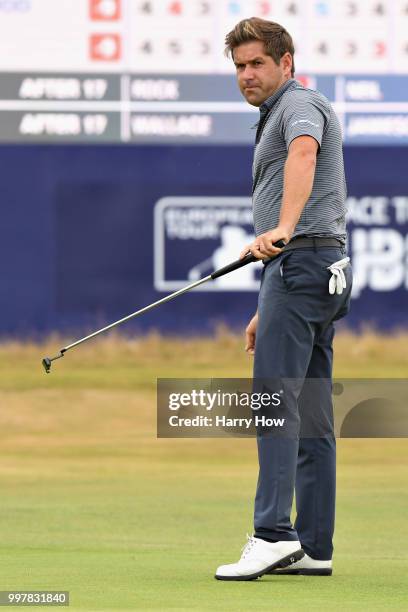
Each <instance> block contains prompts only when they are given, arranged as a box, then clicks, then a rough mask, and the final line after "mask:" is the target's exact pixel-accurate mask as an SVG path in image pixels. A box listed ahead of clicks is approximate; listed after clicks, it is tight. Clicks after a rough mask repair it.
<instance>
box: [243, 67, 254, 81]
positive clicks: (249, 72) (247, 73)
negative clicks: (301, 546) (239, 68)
mask: <svg viewBox="0 0 408 612" xmlns="http://www.w3.org/2000/svg"><path fill="white" fill-rule="evenodd" d="M242 78H243V80H244V81H252V80H253V78H254V69H253V68H252V66H245V69H244V72H243V73H242Z"/></svg>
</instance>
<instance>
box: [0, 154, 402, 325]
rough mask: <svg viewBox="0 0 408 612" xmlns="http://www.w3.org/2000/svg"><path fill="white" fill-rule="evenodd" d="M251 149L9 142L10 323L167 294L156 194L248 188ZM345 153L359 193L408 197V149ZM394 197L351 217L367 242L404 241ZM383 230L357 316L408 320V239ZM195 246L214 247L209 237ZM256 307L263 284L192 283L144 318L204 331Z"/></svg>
mask: <svg viewBox="0 0 408 612" xmlns="http://www.w3.org/2000/svg"><path fill="white" fill-rule="evenodd" d="M251 158H252V150H251V148H249V147H236V146H234V147H227V146H225V147H198V146H191V147H186V146H183V147H176V146H175V147H167V146H166V147H165V146H162V147H149V146H144V147H130V146H129V147H127V146H95V147H94V146H64V147H63V146H49V147H48V146H43V145H42V146H24V147H23V146H3V147H0V185H1V210H2V216H1V230H0V231H1V233H0V250H1V257H0V262H1V263H0V265H1V278H2V283H1V300H0V321H1V323H0V334H2V335H3V336H4V335H21V336H23V335H26V334H29V335H33V334H35V333H42V332H48V331H51V330H55V329H59V330H65V331H67V330H70V331H75V332H76V331H80V330H84V329H92V328H94V327H97V326H99V325H103V324H104V323H106V322H110V321H111V320H113V319H115V318H118V317H121V316H123V315H125V314H128V313H129V312H132V311H133V310H135V309H137V308H138V307H141V306H144V305H146V304H148V303H150V302H151V301H153V300H156V299H158V298H159V297H162V296H163V295H164V293H163V292H160V291H156V290H155V289H154V288H153V261H154V257H155V244H154V238H153V210H154V206H155V204H156V202H157V201H158V200H159V199H160V198H162V197H167V196H228V197H231V196H248V194H250V191H251V180H250V168H251ZM345 161H346V171H347V178H348V186H349V195H350V196H353V197H355V198H363V197H366V196H370V197H373V196H386V197H387V198H388V199H390V202H391V199H392V197H393V196H405V197H407V198H408V178H407V177H408V150H407V149H405V148H403V147H395V148H373V147H371V148H364V147H354V148H347V149H346V150H345ZM407 201H408V199H407ZM377 204H378V206H377V209H376V210H377V212H378V214H380V213H381V212H382V213H384V210H385V209H384V206H385V204H384V203H382V204H381V203H377ZM356 206H357V208H358V202H357V204H356ZM385 207H386V208H387V215H386V216H387V219H384V218H383V219H382V220H380V221H378V215H377V220H375V218H374V217H375V216H376V215H375V214H374V213H375V210H374V213H373V206H371V208H370V207H369V208H370V214H371V215H374V217H373V221H370V220H369V221H367V218H366V219H365V220H363V221H361V220H360V221H358V220H357V222H356V219H354V220H353V223H352V224H351V226H350V227H351V229H353V228H359V229H360V230H361V231H362V233H363V234H361V233H360V235H359V236H360V242H361V239H365V238H364V236H365V234H364V232H369V231H370V230H371V229H373V228H376V227H377V229H379V230H381V232H382V231H384V230H387V229H388V230H390V229H391V230H392V232H394V233H395V234H398V235H400V236H401V240H400V239H399V238H398V244H399V245H400V243H401V244H402V240H403V238H404V237H405V236H406V235H407V227H408V223H407V222H406V221H405V222H404V217H403V216H404V213H403V211H402V208H401V209H400V211H399V215H398V218H396V216H395V215H394V214H392V211H391V209H392V210H394V209H393V208H392V206H391V204H390V203H388V204H387V206H385ZM374 208H375V207H374ZM380 216H381V214H380ZM383 217H384V214H383ZM407 217H408V210H407ZM367 235H368V234H367ZM381 235H382V234H381ZM361 236H362V238H361ZM370 236H371V235H370ZM373 236H374V235H373ZM380 237H381V236H380ZM377 239H378V235H376V236H374V238H373V239H372V240H371V237H370V238H367V240H368V243H369V244H370V245H371V246H369V248H370V249H371V251H372V252H371V254H370V256H369V258H368V260H367V258H366V259H365V260H364V262H365V263H364V262H363V258H362V254H361V252H360V254H359V257H360V260H359V262H357V263H358V268H359V269H360V268H361V272H360V274H361V278H363V277H364V275H365V274H366V276H367V279H366V281H364V279H363V280H362V284H361V289H360V291H359V292H358V295H357V296H356V297H355V298H354V299H353V305H352V311H351V314H350V315H349V318H348V323H349V325H350V326H353V327H359V326H360V325H361V324H364V323H367V322H369V323H371V324H374V325H375V326H376V327H378V328H381V329H388V328H390V327H395V326H406V324H407V311H408V308H407V306H408V300H407V294H408V292H407V288H406V285H407V278H406V277H407V274H408V273H407V270H408V266H407V263H406V261H407V251H408V249H407V240H405V246H404V248H405V251H404V254H401V253H400V254H398V253H394V255H393V254H392V253H391V254H390V253H389V251H390V247H389V246H387V245H385V246H383V247H381V248H383V249H384V250H385V251H384V253H381V252H380V251H378V248H380V247H378V245H377V246H376V244H377V243H376V240H377ZM370 240H371V242H372V244H371V242H370ZM363 242H364V240H363ZM377 242H378V240H377ZM380 243H381V240H380ZM203 244H205V243H203ZM351 246H352V247H353V241H352V244H351ZM400 246H401V245H400ZM400 246H399V247H398V248H400ZM156 248H157V245H156ZM197 248H200V249H201V250H202V253H203V257H202V258H204V253H205V249H202V247H197ZM376 249H377V251H378V252H376ZM360 250H361V245H360ZM397 250H398V249H397ZM391 251H392V249H391ZM387 252H388V253H389V266H390V270H392V269H394V268H393V266H394V263H395V262H394V263H393V261H394V260H393V259H392V258H393V257H394V259H395V257H397V258H398V257H399V260H398V261H400V263H401V262H402V265H403V266H404V267H405V268H404V269H405V272H404V274H405V279H404V280H401V282H400V283H399V281H397V285H396V286H391V287H389V288H388V289H387V288H384V287H383V286H382V285H381V282H382V281H380V282H378V281H376V271H375V261H376V260H375V258H376V257H377V260H378V259H379V260H380V263H381V261H382V258H383V256H385V257H387ZM352 254H353V253H352ZM196 255H197V253H196V251H195V249H194V245H191V244H190V243H189V246H188V248H187V243H186V248H185V250H184V252H183V258H184V259H187V260H191V261H194V260H195V259H196ZM370 257H371V259H370ZM198 259H200V257H199V258H198ZM361 262H363V263H361ZM367 262H368V263H367ZM394 267H395V266H394ZM384 273H386V270H385V271H384V270H383V274H384ZM371 277H372V280H370V279H371ZM187 282H188V281H186V284H187ZM376 285H379V286H376ZM394 285H395V283H394ZM373 287H374V288H373ZM255 307H256V292H250V291H247V292H242V293H241V292H239V293H237V292H236V291H229V292H214V291H211V292H201V293H191V294H187V295H185V296H182V297H180V298H178V299H177V300H175V301H174V302H172V303H170V304H167V305H165V306H163V307H161V308H160V310H155V311H153V312H152V313H148V314H147V315H145V316H144V317H143V318H140V319H138V321H137V323H136V322H135V324H134V326H136V327H137V328H139V329H140V328H142V329H151V328H157V329H160V330H163V331H196V332H197V331H199V332H203V331H208V330H211V329H212V328H213V327H214V325H216V324H217V323H218V322H219V321H225V322H227V323H229V324H230V325H232V326H238V325H242V324H243V323H244V322H245V321H246V320H247V318H248V316H249V314H250V313H251V312H252V310H254V309H255ZM130 327H132V325H131V326H130ZM128 329H129V328H128Z"/></svg>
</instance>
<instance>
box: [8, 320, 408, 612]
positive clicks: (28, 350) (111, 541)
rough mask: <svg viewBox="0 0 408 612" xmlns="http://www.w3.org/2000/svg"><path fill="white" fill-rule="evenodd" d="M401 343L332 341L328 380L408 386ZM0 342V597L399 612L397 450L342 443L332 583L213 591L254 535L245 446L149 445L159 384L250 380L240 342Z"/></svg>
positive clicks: (262, 583) (250, 459) (402, 460)
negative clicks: (27, 593) (63, 352)
mask: <svg viewBox="0 0 408 612" xmlns="http://www.w3.org/2000/svg"><path fill="white" fill-rule="evenodd" d="M407 340H408V336H407V335H405V336H404V335H399V336H394V337H391V336H379V335H376V334H374V333H366V334H365V335H364V336H361V337H356V336H353V335H351V334H346V333H343V334H341V335H339V336H338V338H337V340H336V348H337V351H336V365H335V372H336V376H338V377H357V376H359V377H407V374H408V357H407V350H406V347H407ZM65 343H66V340H65V339H61V338H53V339H50V340H49V341H47V343H45V344H44V345H41V346H39V345H36V344H33V343H27V344H24V345H22V344H19V343H7V344H4V345H0V408H1V409H0V449H1V450H0V491H1V500H2V501H1V514H0V517H1V518H0V543H1V544H0V576H1V584H2V587H1V588H2V589H4V590H5V589H22V590H28V589H30V588H32V589H47V588H48V589H53V590H56V589H64V590H70V592H71V607H72V608H74V609H78V610H120V609H129V610H148V609H157V610H159V609H160V610H187V609H195V610H228V611H229V610H231V611H235V610H248V609H251V610H263V609H265V610H266V609H276V610H279V609H287V610H302V611H303V610H306V611H308V610H326V609H333V610H361V609H362V608H366V609H368V610H394V609H395V610H397V609H401V610H402V609H406V578H405V577H406V575H407V571H408V559H407V552H406V551H407V539H408V533H407V521H406V516H405V515H406V507H407V502H408V495H407V491H406V482H407V472H408V470H407V466H408V461H407V450H408V444H407V441H406V440H399V439H393V440H381V439H380V440H339V443H338V450H339V459H338V464H339V477H338V512H337V531H336V541H335V545H336V556H335V574H334V576H333V577H331V578H323V579H322V578H307V577H286V576H282V577H272V576H270V577H264V578H262V580H258V581H256V582H252V583H244V584H229V583H219V582H216V581H215V580H214V579H213V577H212V576H213V572H214V570H215V568H216V566H217V565H218V564H220V563H223V562H229V561H233V560H235V559H236V558H237V557H238V556H239V549H240V547H241V546H242V545H243V543H244V540H245V533H246V531H251V519H252V496H253V492H254V488H255V482H256V453H255V448H254V442H253V440H243V439H235V440H231V439H221V440H218V439H217V440H205V439H204V440H188V439H183V440H174V439H173V440H159V439H157V438H156V434H155V428H156V417H155V384H156V378H157V377H158V376H167V377H168V376H170V377H171V376H177V377H181V376H182V377H207V376H213V377H214V376H218V377H220V376H249V375H250V364H251V359H250V358H249V357H248V356H247V355H246V354H245V353H244V351H243V348H242V339H241V338H239V337H237V336H236V335H233V334H230V333H228V332H226V331H222V332H220V333H219V334H218V336H217V338H216V339H205V338H202V339H185V340H182V339H179V338H167V339H163V338H160V337H159V336H157V335H151V336H149V337H147V338H141V339H139V338H136V339H133V340H130V341H126V340H124V339H123V338H120V337H118V336H115V337H108V338H105V339H103V340H101V341H98V342H94V343H90V344H89V345H84V346H83V347H81V348H78V349H77V350H75V351H73V352H72V353H70V354H68V355H67V356H66V357H65V358H64V359H63V360H59V361H57V362H55V364H53V372H52V374H50V375H48V376H47V375H45V373H44V372H43V370H42V368H41V358H42V357H43V356H44V355H45V354H55V353H56V352H57V350H58V348H60V347H61V346H62V345H64V344H65Z"/></svg>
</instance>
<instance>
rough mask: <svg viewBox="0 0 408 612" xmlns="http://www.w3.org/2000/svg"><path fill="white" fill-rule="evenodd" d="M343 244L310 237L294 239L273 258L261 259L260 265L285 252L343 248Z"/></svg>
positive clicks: (337, 240) (338, 241) (327, 239)
mask: <svg viewBox="0 0 408 612" xmlns="http://www.w3.org/2000/svg"><path fill="white" fill-rule="evenodd" d="M344 246H345V244H344V242H342V241H341V240H339V238H313V237H311V236H300V237H299V238H294V239H293V240H291V241H290V242H288V244H286V245H285V246H284V247H283V249H282V251H281V252H280V253H279V254H278V255H277V256H275V257H269V258H268V259H263V260H262V263H263V264H264V265H265V266H266V265H267V264H268V263H269V262H271V261H273V260H274V259H276V258H277V257H280V255H282V254H283V253H286V251H294V250H295V249H315V250H316V249H319V248H323V247H337V248H339V247H344Z"/></svg>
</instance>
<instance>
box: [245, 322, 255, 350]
mask: <svg viewBox="0 0 408 612" xmlns="http://www.w3.org/2000/svg"><path fill="white" fill-rule="evenodd" d="M257 327H258V313H256V314H255V315H254V316H253V317H252V319H251V320H250V322H249V324H248V327H247V328H246V330H245V336H246V345H245V350H246V352H247V353H249V354H250V355H253V354H254V353H255V338H256V328H257Z"/></svg>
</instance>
